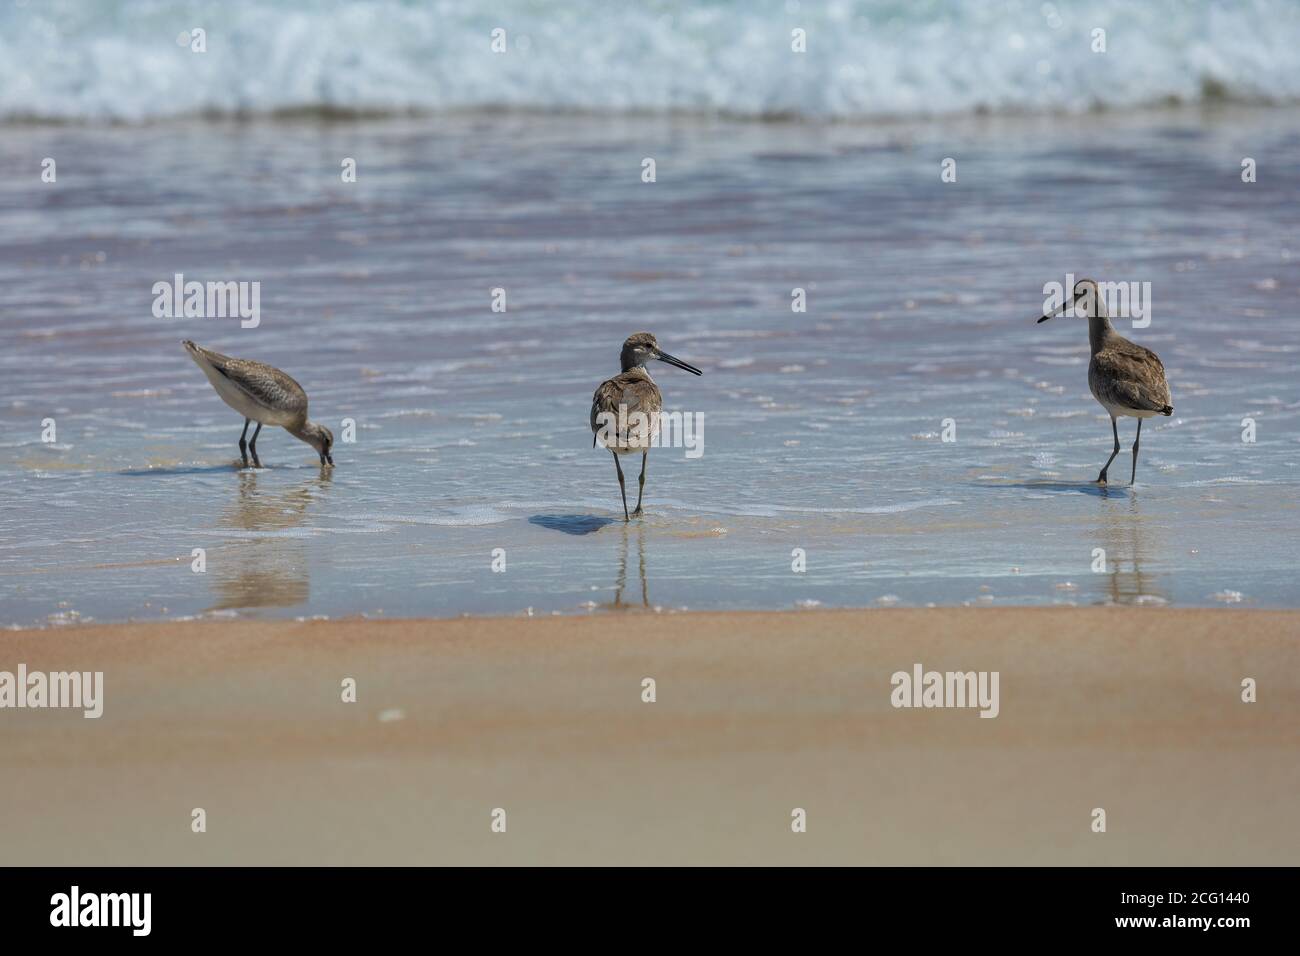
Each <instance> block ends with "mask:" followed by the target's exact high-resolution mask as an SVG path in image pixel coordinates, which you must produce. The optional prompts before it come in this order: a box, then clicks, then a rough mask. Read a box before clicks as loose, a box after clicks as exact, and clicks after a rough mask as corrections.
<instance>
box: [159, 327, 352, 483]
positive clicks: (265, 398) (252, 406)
mask: <svg viewBox="0 0 1300 956" xmlns="http://www.w3.org/2000/svg"><path fill="white" fill-rule="evenodd" d="M181 344H182V345H183V346H185V351H187V352H189V353H190V358H192V359H194V364H195V365H197V366H198V367H199V368H201V369H203V374H205V375H207V377H208V381H209V382H211V383H212V387H213V388H215V389H216V390H217V394H218V395H220V396H221V400H222V401H223V402H225V403H226V404H227V405H229V406H230V407H231V408H233V409H234V410H235V411H237V412H239V414H241V415H243V416H244V432H243V434H242V435H240V436H239V454H240V455H241V456H242V457H243V459H244V467H245V468H247V467H248V453H249V452H252V453H253V466H254V467H256V468H261V467H262V463H261V462H260V461H258V460H257V436H258V435H260V434H261V432H262V426H263V425H279V426H281V427H283V428H284V430H285V431H287V432H288V433H289V434H290V435H292V436H293V437H294V438H298V439H301V440H302V441H305V442H306V443H307V444H309V445H311V447H312V448H315V449H316V453H317V454H318V455H320V463H321V464H322V465H332V464H334V456H333V455H331V454H330V449H331V448H332V447H333V446H334V433H333V432H331V431H330V430H329V429H328V428H326V427H325V426H324V425H318V424H316V423H315V422H312V421H308V420H307V393H306V392H304V391H303V390H302V386H301V385H299V384H298V383H297V382H295V381H294V380H293V379H292V378H290V377H289V376H288V375H286V374H284V372H281V371H280V370H279V369H278V368H274V367H272V366H270V365H266V364H264V363H262V362H254V361H252V360H251V359H237V358H231V357H230V356H229V355H222V354H221V353H220V352H214V351H212V350H211V349H205V348H204V347H203V346H201V345H196V344H195V343H193V342H191V341H190V340H189V339H186V340H185V341H184V342H182V343H181ZM249 422H257V429H256V430H255V431H254V432H253V438H252V440H251V441H247V442H246V441H245V440H244V439H245V437H246V436H247V435H248V425H249Z"/></svg>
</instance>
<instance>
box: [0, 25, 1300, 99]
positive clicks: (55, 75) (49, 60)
mask: <svg viewBox="0 0 1300 956" xmlns="http://www.w3.org/2000/svg"><path fill="white" fill-rule="evenodd" d="M195 27H201V28H203V29H204V30H205V31H206V40H207V52H205V53H194V52H191V51H190V50H189V48H188V47H183V46H180V45H179V44H178V42H177V37H178V34H180V33H181V32H186V31H189V30H191V29H192V28H195ZM497 27H500V28H503V29H504V30H505V31H506V43H507V51H506V52H505V53H500V54H497V53H493V52H492V50H491V48H490V43H491V38H490V34H491V31H492V30H493V29H494V28H497ZM1096 27H1104V28H1105V29H1106V31H1107V52H1106V53H1104V54H1099V53H1094V52H1092V49H1091V39H1090V36H1091V31H1092V30H1093V29H1094V28H1096ZM796 28H799V29H803V30H805V31H806V33H807V52H806V53H793V52H791V31H792V30H794V29H796ZM0 64H4V69H3V70H0V119H5V118H15V117H27V118H43V119H59V120H87V119H88V120H126V121H141V120H151V119H157V118H160V117H165V116H182V115H196V114H201V113H209V112H210V113H221V114H247V113H266V112H273V111H277V110H344V111H359V112H376V111H379V112H389V111H408V110H415V111H437V110H458V109H477V108H484V107H505V108H512V109H521V110H556V109H559V110H595V111H615V112H623V111H653V112H662V111H692V112H694V111H702V112H721V113H727V114H734V115H739V116H774V115H795V116H808V117H841V118H842V117H873V116H915V115H934V114H946V113H962V112H971V111H974V110H989V111H995V112H997V111H1043V110H1048V111H1062V110H1064V111H1070V112H1077V111H1080V110H1085V109H1090V108H1093V107H1096V106H1106V107H1113V108H1126V107H1133V106H1142V105H1150V104H1160V103H1165V102H1168V101H1171V100H1176V101H1181V102H1198V101H1202V100H1205V99H1207V98H1211V97H1217V98H1227V99H1234V100H1242V101H1259V102H1289V101H1295V100H1297V99H1300V5H1297V4H1295V3H1294V2H1292V0H1236V2H1234V3H1231V4H1228V3H1221V2H1215V0H1181V2H1157V0H1151V2H1144V3H1132V2H1128V0H1087V2H1082V3H1071V4H1066V3H1057V4H1050V3H1044V4H1039V3H1024V4H990V3H974V2H971V3H961V4H958V3H951V4H937V3H935V4H932V3H926V4H922V3H914V4H907V3H898V2H896V0H840V2H834V3H830V2H828V3H806V4H803V5H802V6H800V5H796V4H787V3H780V2H773V0H729V2H718V3H702V2H698V0H697V2H690V0H661V2H657V3H653V4H612V3H607V2H601V0H568V2H563V3H558V2H557V3H537V2H535V0H499V2H496V3H493V4H492V5H490V6H484V5H483V4H480V3H477V2H473V0H435V2H430V3H427V4H426V3H419V4H417V3H404V2H398V0H377V2H374V3H341V2H330V0H284V2H272V0H226V2H223V3H221V4H211V5H204V6H199V7H196V6H194V5H193V4H190V3H187V2H184V0H149V2H142V0H98V2H95V3H87V2H85V0H29V2H25V3H17V2H7V3H4V4H3V5H0Z"/></svg>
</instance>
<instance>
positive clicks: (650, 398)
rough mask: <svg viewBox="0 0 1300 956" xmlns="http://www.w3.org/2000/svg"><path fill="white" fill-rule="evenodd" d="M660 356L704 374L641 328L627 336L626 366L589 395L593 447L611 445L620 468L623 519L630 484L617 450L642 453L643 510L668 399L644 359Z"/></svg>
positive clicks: (626, 516)
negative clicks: (650, 461) (647, 473)
mask: <svg viewBox="0 0 1300 956" xmlns="http://www.w3.org/2000/svg"><path fill="white" fill-rule="evenodd" d="M650 359H658V360H659V361H660V362H667V363H668V364H669V365H676V366H677V367H678V368H684V369H686V371H688V372H690V373H691V374H692V375H703V374H704V373H703V372H701V371H700V370H699V369H698V368H696V367H695V366H694V365H688V364H687V363H685V362H683V361H682V360H681V359H679V358H674V357H673V356H671V355H669V354H668V353H667V352H665V351H663V350H662V349H660V348H659V343H658V342H656V341H655V337H654V336H653V335H651V334H650V333H649V332H637V333H635V334H634V335H629V336H628V338H627V341H626V342H624V343H623V352H622V354H621V355H620V356H619V362H620V363H621V364H622V366H623V371H622V372H620V373H619V374H618V375H615V376H614V377H613V378H611V379H609V380H608V381H604V382H601V383H600V387H599V388H598V389H596V394H595V395H593V396H592V397H591V431H592V436H591V447H592V448H595V447H596V442H597V441H599V442H600V444H601V446H602V447H604V448H608V449H609V450H610V452H611V453H612V454H613V455H614V467H615V468H616V469H617V470H618V490H619V492H620V493H621V494H622V495H623V519H624V520H625V521H627V520H631V516H630V515H629V514H628V512H627V488H626V486H625V485H624V484H623V466H622V465H621V464H619V461H618V456H619V455H630V454H633V453H634V452H638V451H639V452H640V453H641V477H640V479H639V485H640V487H639V488H638V490H637V494H636V510H635V511H633V512H632V514H634V515H639V514H641V495H642V494H643V493H644V492H645V463H646V457H647V456H648V455H649V453H650V446H651V444H653V442H654V440H655V438H656V437H657V436H658V434H659V412H660V411H661V410H662V409H663V407H664V398H663V395H662V394H661V393H660V391H659V386H658V385H656V384H655V383H654V379H652V378H651V377H650V373H649V372H647V371H646V370H645V363H646V362H648V361H650Z"/></svg>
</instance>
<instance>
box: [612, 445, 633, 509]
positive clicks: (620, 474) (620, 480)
mask: <svg viewBox="0 0 1300 956" xmlns="http://www.w3.org/2000/svg"><path fill="white" fill-rule="evenodd" d="M610 454H611V455H613V456H614V467H615V468H617V469H618V490H619V494H621V495H622V496H623V520H624V521H629V520H631V519H630V518H629V517H628V513H627V488H626V487H624V485H623V466H622V465H620V464H619V463H618V454H617V453H616V452H612V451H611V452H610Z"/></svg>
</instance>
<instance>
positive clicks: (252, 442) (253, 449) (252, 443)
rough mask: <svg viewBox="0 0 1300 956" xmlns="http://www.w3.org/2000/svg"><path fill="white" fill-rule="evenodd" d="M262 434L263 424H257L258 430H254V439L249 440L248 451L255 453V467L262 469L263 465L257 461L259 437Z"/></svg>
mask: <svg viewBox="0 0 1300 956" xmlns="http://www.w3.org/2000/svg"><path fill="white" fill-rule="evenodd" d="M245 427H247V426H245ZM260 434H262V423H261V422H258V423H257V428H255V429H254V430H253V437H252V438H250V439H249V440H248V450H249V451H251V452H252V453H253V467H254V468H261V467H262V463H261V462H260V461H258V460H257V436H258V435H260Z"/></svg>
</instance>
